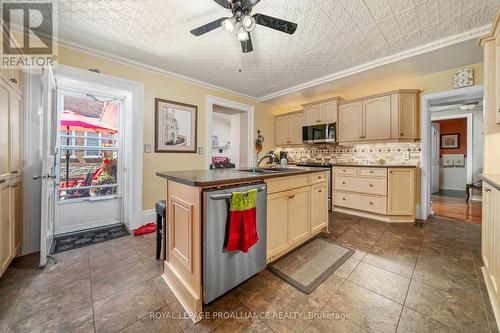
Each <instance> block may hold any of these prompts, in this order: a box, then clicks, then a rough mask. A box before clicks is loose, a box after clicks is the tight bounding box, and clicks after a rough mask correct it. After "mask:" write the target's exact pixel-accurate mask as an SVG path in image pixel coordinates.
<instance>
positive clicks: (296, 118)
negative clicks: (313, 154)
mask: <svg viewBox="0 0 500 333" xmlns="http://www.w3.org/2000/svg"><path fill="white" fill-rule="evenodd" d="M288 124H289V141H290V143H291V144H295V145H298V144H302V126H303V125H304V115H303V114H302V113H299V114H293V115H291V116H290V119H289V122H288Z"/></svg>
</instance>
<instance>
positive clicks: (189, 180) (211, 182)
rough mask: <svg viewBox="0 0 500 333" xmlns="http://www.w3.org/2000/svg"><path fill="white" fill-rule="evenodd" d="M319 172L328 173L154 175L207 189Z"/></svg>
mask: <svg viewBox="0 0 500 333" xmlns="http://www.w3.org/2000/svg"><path fill="white" fill-rule="evenodd" d="M321 171H328V168H306V167H293V168H287V169H286V171H271V172H262V173H253V172H246V171H241V170H238V169H211V170H186V171H164V172H157V173H156V175H157V176H158V177H161V178H165V179H168V180H173V181H175V182H178V183H182V184H185V185H189V186H195V187H207V186H216V185H224V184H238V183H247V182H255V181H261V180H264V179H269V178H276V177H290V176H296V175H302V174H309V173H315V172H321Z"/></svg>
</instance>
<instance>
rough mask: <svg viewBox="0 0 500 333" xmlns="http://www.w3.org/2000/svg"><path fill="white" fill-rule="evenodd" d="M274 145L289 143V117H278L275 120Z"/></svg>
mask: <svg viewBox="0 0 500 333" xmlns="http://www.w3.org/2000/svg"><path fill="white" fill-rule="evenodd" d="M275 127H276V128H275V141H276V142H275V145H277V146H279V145H286V144H289V143H290V117H289V116H279V117H276V118H275Z"/></svg>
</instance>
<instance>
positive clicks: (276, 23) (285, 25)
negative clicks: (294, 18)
mask: <svg viewBox="0 0 500 333" xmlns="http://www.w3.org/2000/svg"><path fill="white" fill-rule="evenodd" d="M253 17H254V19H255V23H257V24H260V25H263V26H265V27H268V28H271V29H274V30H278V31H281V32H284V33H287V34H290V35H292V34H293V33H294V32H295V30H297V23H293V22H289V21H285V20H282V19H279V18H276V17H272V16H267V15H264V14H255V15H254V16H253Z"/></svg>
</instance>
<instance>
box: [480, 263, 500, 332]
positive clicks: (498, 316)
mask: <svg viewBox="0 0 500 333" xmlns="http://www.w3.org/2000/svg"><path fill="white" fill-rule="evenodd" d="M481 271H482V272H483V278H484V282H485V283H486V289H487V290H488V297H489V299H490V303H491V307H492V308H493V313H494V315H495V320H496V322H497V325H498V326H499V327H500V307H499V304H498V299H497V298H496V296H495V292H494V289H493V285H492V283H493V282H492V281H491V279H490V277H489V276H488V272H487V271H486V269H485V268H484V267H481Z"/></svg>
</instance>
